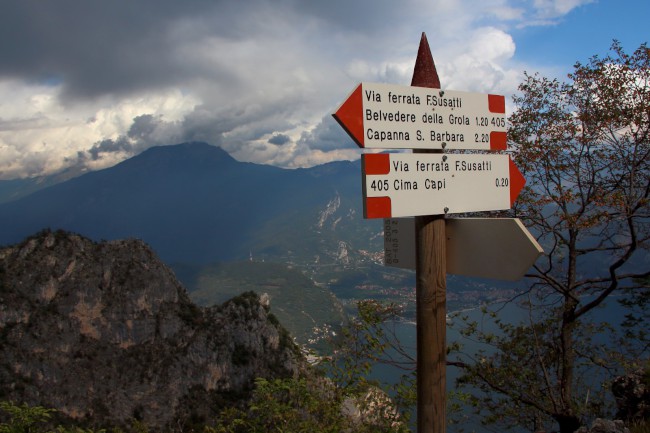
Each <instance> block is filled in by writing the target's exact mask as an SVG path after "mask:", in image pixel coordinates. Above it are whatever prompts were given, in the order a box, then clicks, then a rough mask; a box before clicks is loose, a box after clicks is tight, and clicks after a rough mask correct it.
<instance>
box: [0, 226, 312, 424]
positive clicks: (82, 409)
mask: <svg viewBox="0 0 650 433" xmlns="http://www.w3.org/2000/svg"><path fill="white" fill-rule="evenodd" d="M0 349H1V352H2V357H1V359H0V400H13V401H17V402H26V403H28V404H31V405H43V406H46V407H53V408H56V409H57V410H58V411H59V413H60V414H62V415H63V416H65V417H68V418H71V419H74V420H75V421H76V422H79V421H81V422H84V421H86V422H88V423H89V424H91V425H93V424H94V425H102V426H106V425H127V424H129V423H131V422H132V421H133V419H137V420H141V421H143V422H144V423H146V424H147V425H148V426H150V427H153V428H154V429H166V428H169V427H170V426H172V425H174V426H175V427H176V428H177V427H178V426H179V425H183V424H184V425H187V424H188V423H191V422H203V421H206V420H209V419H210V418H211V417H214V416H215V415H216V414H217V413H218V412H219V410H220V409H221V408H223V407H224V406H226V405H230V404H233V403H236V402H238V401H241V400H243V399H245V398H246V397H247V395H248V392H249V391H250V390H251V387H252V384H253V380H254V379H255V378H256V377H266V378H270V377H282V376H290V375H296V374H298V372H299V371H300V370H301V369H302V366H303V365H304V364H303V362H304V361H303V360H302V357H301V356H300V354H299V353H298V351H297V350H296V347H295V346H294V345H293V343H292V341H291V338H290V337H289V335H288V334H287V332H286V331H284V329H283V328H282V327H281V326H280V325H279V324H278V323H277V320H275V318H274V317H273V316H272V315H270V314H269V313H268V305H263V303H262V302H261V301H260V298H259V297H258V296H257V295H255V294H252V293H248V294H245V295H242V296H240V297H238V298H235V299H233V300H231V301H229V302H226V303H225V304H223V305H220V306H215V307H211V308H199V307H197V306H195V305H194V304H193V303H192V302H191V301H190V300H189V298H188V296H187V294H186V291H185V289H184V288H183V287H182V286H181V285H180V283H178V281H177V280H176V278H175V277H174V275H173V273H172V272H171V271H170V270H169V269H168V268H167V267H166V266H165V265H164V264H163V263H162V262H161V261H160V260H158V259H157V257H156V256H155V254H154V253H153V252H152V250H151V249H150V248H149V247H148V246H147V245H145V244H144V243H143V242H141V241H138V240H123V241H111V242H101V243H95V242H93V241H90V240H88V239H86V238H83V237H81V236H78V235H74V234H70V233H66V232H60V231H59V232H50V231H45V232H42V233H40V234H38V235H36V236H33V237H31V238H29V239H27V240H25V241H24V242H22V243H20V244H17V245H14V246H10V247H5V248H2V249H0Z"/></svg>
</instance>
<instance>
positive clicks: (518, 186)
mask: <svg viewBox="0 0 650 433" xmlns="http://www.w3.org/2000/svg"><path fill="white" fill-rule="evenodd" d="M509 171H510V206H513V205H514V204H515V201H516V200H517V197H519V193H520V192H521V190H522V189H524V185H526V178H525V177H524V175H523V174H521V172H520V171H519V168H517V166H516V165H515V163H514V161H513V160H512V158H510V170H509Z"/></svg>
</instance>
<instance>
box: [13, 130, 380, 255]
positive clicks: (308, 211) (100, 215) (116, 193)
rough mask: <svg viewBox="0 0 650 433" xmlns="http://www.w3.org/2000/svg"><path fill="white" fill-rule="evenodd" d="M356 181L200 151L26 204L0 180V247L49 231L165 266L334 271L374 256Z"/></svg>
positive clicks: (83, 182) (36, 195)
mask: <svg viewBox="0 0 650 433" xmlns="http://www.w3.org/2000/svg"><path fill="white" fill-rule="evenodd" d="M360 176H361V175H360V165H359V162H358V161H357V162H333V163H329V164H325V165H321V166H317V167H313V168H307V169H295V170H288V169H281V168H277V167H272V166H267V165H260V164H253V163H245V162H239V161H236V160H235V159H233V158H232V157H231V156H229V155H228V153H226V152H225V151H224V150H222V149H220V148H218V147H215V146H211V145H208V144H206V143H183V144H178V145H170V146H161V147H154V148H150V149H148V150H146V151H144V152H143V153H141V154H139V155H137V156H135V157H133V158H131V159H128V160H126V161H124V162H122V163H120V164H117V165H115V166H113V167H111V168H107V169H104V170H100V171H96V172H90V173H86V174H83V175H80V176H78V177H74V178H72V179H69V180H67V181H64V182H60V183H57V184H55V185H51V186H47V187H45V188H42V189H39V190H37V191H35V192H32V193H31V194H27V195H24V196H20V191H24V188H25V182H26V181H24V182H22V183H16V182H14V184H13V185H14V187H15V188H14V189H13V191H11V188H10V186H11V185H10V184H9V183H10V181H4V183H3V185H4V190H3V193H4V196H5V197H10V196H11V195H12V194H13V195H14V196H16V195H18V196H19V198H17V199H15V200H11V201H7V202H5V203H2V204H0V227H2V229H1V230H0V243H2V244H11V243H15V242H19V241H21V240H22V239H24V238H25V237H26V236H29V235H31V234H33V233H35V232H37V231H39V230H41V229H43V228H46V227H49V228H52V229H64V230H69V231H73V232H76V233H79V234H82V235H84V236H88V237H90V238H92V239H96V240H100V239H107V240H112V239H123V238H139V239H143V240H144V241H146V242H147V243H148V244H149V245H150V246H151V247H152V248H153V249H154V250H155V251H156V252H157V254H158V255H159V256H160V257H161V258H162V259H163V260H164V261H165V262H167V263H193V264H197V263H202V264H207V263H213V262H221V261H232V260H242V259H249V258H250V257H251V255H252V256H253V257H254V258H256V259H259V260H277V259H281V260H282V261H283V262H290V261H296V262H300V263H313V262H321V263H335V262H340V261H341V260H345V259H346V258H347V259H349V258H350V257H349V255H350V254H352V255H354V254H357V255H358V254H359V253H358V252H359V251H378V250H379V248H381V244H380V242H381V239H380V237H378V236H377V235H378V234H379V233H380V232H381V223H380V222H379V221H364V220H363V218H362V217H361V179H360ZM8 182H9V183H8ZM44 183H45V184H47V182H44ZM21 188H23V189H21ZM30 188H35V185H34V184H33V183H31V184H30ZM341 241H343V242H344V244H341Z"/></svg>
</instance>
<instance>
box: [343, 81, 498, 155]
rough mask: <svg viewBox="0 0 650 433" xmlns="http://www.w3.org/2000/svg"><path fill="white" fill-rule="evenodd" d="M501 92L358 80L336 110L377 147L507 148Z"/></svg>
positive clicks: (356, 134) (358, 138)
mask: <svg viewBox="0 0 650 433" xmlns="http://www.w3.org/2000/svg"><path fill="white" fill-rule="evenodd" d="M505 112H506V104H505V98H504V97H503V96H501V95H490V94H483V93H471V92H459V91H454V90H440V89H430V88H424V87H412V86H398V85H394V84H379V83H361V84H359V85H358V86H357V87H356V88H355V90H354V91H353V92H352V93H351V94H350V96H349V97H348V98H347V99H346V101H345V102H344V103H343V104H341V106H340V107H339V108H338V109H337V111H336V112H335V113H334V118H335V119H336V120H337V121H338V122H339V123H340V124H341V126H342V127H343V128H344V129H345V130H346V131H347V133H348V134H349V135H350V137H352V139H353V140H354V141H355V142H356V143H357V144H358V145H359V146H360V147H365V148H375V149H477V150H505V149H506V114H505Z"/></svg>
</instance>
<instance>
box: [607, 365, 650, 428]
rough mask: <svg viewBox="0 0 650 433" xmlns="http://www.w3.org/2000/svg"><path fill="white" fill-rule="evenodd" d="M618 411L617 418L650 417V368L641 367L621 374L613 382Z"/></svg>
mask: <svg viewBox="0 0 650 433" xmlns="http://www.w3.org/2000/svg"><path fill="white" fill-rule="evenodd" d="M612 393H613V394H614V397H615V398H616V406H617V407H618V411H617V413H616V418H617V419H621V420H624V421H626V422H635V421H641V420H648V419H650V370H643V369H639V370H637V371H635V372H633V373H630V374H627V375H625V376H619V377H617V378H616V379H614V382H613V383H612Z"/></svg>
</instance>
